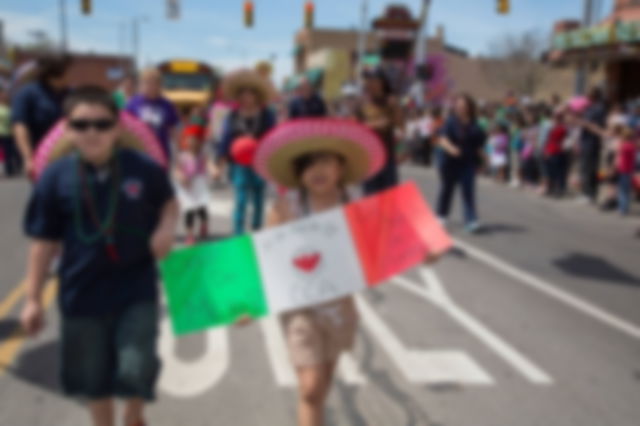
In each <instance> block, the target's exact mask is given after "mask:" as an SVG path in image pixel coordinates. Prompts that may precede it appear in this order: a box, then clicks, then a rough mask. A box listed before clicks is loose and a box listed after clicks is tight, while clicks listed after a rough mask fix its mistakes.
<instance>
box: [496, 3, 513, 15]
mask: <svg viewBox="0 0 640 426" xmlns="http://www.w3.org/2000/svg"><path fill="white" fill-rule="evenodd" d="M509 12H511V0H498V13H499V14H501V15H507V14H509Z"/></svg>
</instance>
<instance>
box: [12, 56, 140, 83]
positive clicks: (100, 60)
mask: <svg viewBox="0 0 640 426" xmlns="http://www.w3.org/2000/svg"><path fill="white" fill-rule="evenodd" d="M39 55H40V53H37V52H33V51H27V50H21V49H19V48H17V49H13V52H12V54H11V56H12V63H13V66H14V68H17V67H19V66H20V65H21V64H24V63H26V62H29V61H32V60H35V59H37V58H38V56H39ZM69 57H70V59H71V65H70V69H69V78H68V81H69V82H70V84H71V85H73V86H82V85H86V84H94V85H99V86H102V87H104V88H106V89H109V90H113V89H115V88H116V87H117V86H118V83H119V82H120V80H121V79H122V77H123V76H124V75H125V74H126V73H127V72H129V71H130V70H132V69H134V63H133V58H132V57H130V56H120V55H105V54H99V53H75V52H71V53H69Z"/></svg>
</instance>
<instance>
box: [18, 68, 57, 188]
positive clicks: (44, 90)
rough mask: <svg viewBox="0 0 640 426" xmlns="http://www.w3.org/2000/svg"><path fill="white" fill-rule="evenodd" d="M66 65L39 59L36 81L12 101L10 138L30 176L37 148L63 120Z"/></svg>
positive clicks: (19, 92)
mask: <svg viewBox="0 0 640 426" xmlns="http://www.w3.org/2000/svg"><path fill="white" fill-rule="evenodd" d="M69 65H70V61H69V59H68V58H67V57H64V56H60V57H57V56H51V57H43V58H41V59H39V60H38V65H37V80H36V81H35V82H33V83H29V84H27V85H26V86H24V87H23V88H22V89H20V90H19V91H18V92H17V93H16V95H15V96H14V97H13V101H12V104H11V123H12V127H13V136H14V139H15V143H16V146H17V148H18V149H19V151H20V155H21V156H22V161H23V164H24V169H25V171H26V172H27V174H28V175H29V176H31V175H32V174H33V157H34V153H35V152H36V149H37V148H38V144H39V143H40V142H41V141H42V139H43V138H44V137H45V136H46V134H47V132H49V130H50V129H51V127H53V125H54V124H56V122H57V121H58V120H59V119H60V118H61V117H62V104H63V102H64V97H65V96H66V95H67V89H66V88H67V82H66V75H67V70H68V68H69Z"/></svg>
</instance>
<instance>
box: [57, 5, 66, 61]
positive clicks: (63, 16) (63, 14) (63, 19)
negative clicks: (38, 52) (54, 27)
mask: <svg viewBox="0 0 640 426" xmlns="http://www.w3.org/2000/svg"><path fill="white" fill-rule="evenodd" d="M58 8H59V13H60V50H61V51H62V53H66V52H67V49H68V47H69V46H68V36H67V33H68V31H67V0H58Z"/></svg>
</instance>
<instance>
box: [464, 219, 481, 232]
mask: <svg viewBox="0 0 640 426" xmlns="http://www.w3.org/2000/svg"><path fill="white" fill-rule="evenodd" d="M464 229H465V231H467V232H468V233H470V234H477V233H478V232H479V231H480V230H481V229H482V225H480V223H479V222H477V221H476V222H471V223H469V224H467V226H465V227H464Z"/></svg>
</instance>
